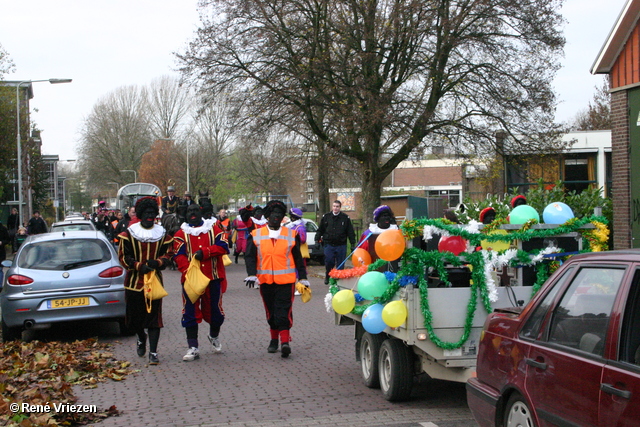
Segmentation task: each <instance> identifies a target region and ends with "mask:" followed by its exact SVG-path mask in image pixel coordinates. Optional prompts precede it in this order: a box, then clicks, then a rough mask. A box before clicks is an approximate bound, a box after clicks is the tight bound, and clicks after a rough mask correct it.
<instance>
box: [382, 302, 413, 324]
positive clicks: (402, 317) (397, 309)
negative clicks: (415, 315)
mask: <svg viewBox="0 0 640 427" xmlns="http://www.w3.org/2000/svg"><path fill="white" fill-rule="evenodd" d="M382 320H383V321H384V323H385V324H386V325H387V326H389V327H391V328H397V327H398V326H400V325H402V324H403V323H404V322H405V321H406V320H407V306H406V305H404V303H403V302H402V301H391V302H390V303H388V304H387V305H385V306H384V308H383V309H382Z"/></svg>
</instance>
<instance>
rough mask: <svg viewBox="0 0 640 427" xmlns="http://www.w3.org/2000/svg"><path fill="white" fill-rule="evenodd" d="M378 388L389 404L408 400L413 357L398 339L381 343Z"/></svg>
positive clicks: (390, 339)
mask: <svg viewBox="0 0 640 427" xmlns="http://www.w3.org/2000/svg"><path fill="white" fill-rule="evenodd" d="M379 358H380V360H379V370H380V388H381V389H382V394H383V395H384V398H385V399H387V400H388V401H390V402H401V401H403V400H407V399H409V396H411V389H412V388H413V357H412V354H411V353H410V350H409V348H408V347H407V346H406V345H404V343H403V342H402V341H400V340H398V339H394V338H389V339H387V340H385V341H384V342H383V343H382V346H381V347H380V356H379Z"/></svg>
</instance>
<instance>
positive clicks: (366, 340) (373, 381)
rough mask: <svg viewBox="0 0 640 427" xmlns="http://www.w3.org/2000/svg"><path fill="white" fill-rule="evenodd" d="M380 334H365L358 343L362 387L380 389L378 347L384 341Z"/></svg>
mask: <svg viewBox="0 0 640 427" xmlns="http://www.w3.org/2000/svg"><path fill="white" fill-rule="evenodd" d="M384 338H385V337H384V336H383V335H381V334H375V335H372V334H370V333H369V332H365V333H364V335H362V340H361V341H360V367H361V368H362V379H363V380H364V385H366V386H367V387H369V388H380V375H379V370H378V368H379V366H378V365H379V362H378V360H379V359H378V358H379V357H380V347H381V346H382V342H383V341H384Z"/></svg>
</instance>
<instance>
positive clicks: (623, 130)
mask: <svg viewBox="0 0 640 427" xmlns="http://www.w3.org/2000/svg"><path fill="white" fill-rule="evenodd" d="M639 18H640V0H628V1H627V3H626V4H625V6H624V8H623V10H622V13H621V14H620V16H619V18H618V20H617V21H616V22H615V24H614V26H613V29H612V30H611V33H610V34H609V37H608V38H607V40H605V43H604V45H603V47H602V49H601V50H600V53H599V54H598V57H597V58H596V60H595V62H594V64H593V66H592V68H591V73H592V74H608V75H609V84H610V88H611V118H612V134H611V143H612V170H613V188H612V195H613V206H614V212H613V229H614V230H615V233H614V247H615V248H616V249H625V248H631V247H640V168H638V167H637V165H638V164H640V24H639V23H638V19H639ZM631 165H635V166H636V167H634V168H631Z"/></svg>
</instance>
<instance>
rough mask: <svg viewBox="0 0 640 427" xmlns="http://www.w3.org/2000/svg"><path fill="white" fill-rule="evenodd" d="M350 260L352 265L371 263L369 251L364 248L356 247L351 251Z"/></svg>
mask: <svg viewBox="0 0 640 427" xmlns="http://www.w3.org/2000/svg"><path fill="white" fill-rule="evenodd" d="M360 260H362V262H360ZM351 262H352V263H353V266H354V267H361V266H363V265H369V264H371V255H369V252H367V251H366V250H364V249H362V248H358V249H356V250H355V251H353V255H352V256H351Z"/></svg>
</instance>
